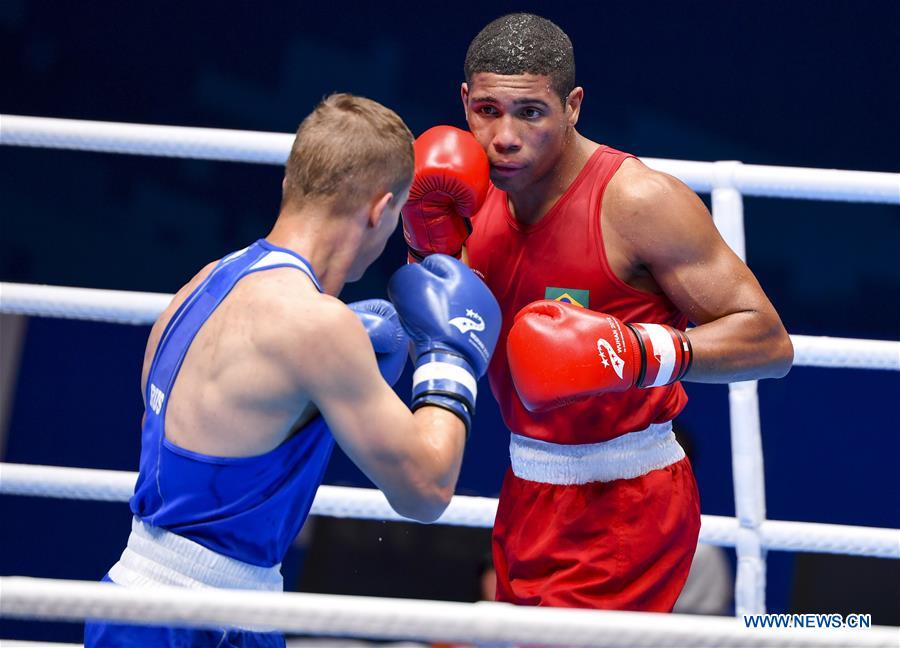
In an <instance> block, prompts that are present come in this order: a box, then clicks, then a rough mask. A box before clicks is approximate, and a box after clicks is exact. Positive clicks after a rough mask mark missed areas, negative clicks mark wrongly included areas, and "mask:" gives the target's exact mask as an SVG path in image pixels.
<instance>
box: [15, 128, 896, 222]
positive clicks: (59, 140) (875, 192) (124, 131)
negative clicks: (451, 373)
mask: <svg viewBox="0 0 900 648" xmlns="http://www.w3.org/2000/svg"><path fill="white" fill-rule="evenodd" d="M292 141H293V135H291V134H285V133H268V132H253V131H236V130H224V129H218V128H186V127H182V126H156V125H147V124H123V123H116V122H99V121H85V120H74V119H49V118H45V117H24V116H19V115H0V144H5V145H10V146H38V147H45V148H60V149H75V150H81V151H102V152H107V153H129V154H138V155H159V156H165V157H179V158H198V159H205V160H222V161H231V162H257V163H267V164H284V162H285V160H287V156H288V154H289V153H290V149H291V143H292ZM643 161H644V162H645V163H646V164H647V165H648V166H650V167H652V168H654V169H657V170H660V171H664V172H666V173H670V174H672V175H674V176H676V177H678V178H681V179H682V180H683V181H684V182H686V183H687V184H688V185H690V186H691V187H692V188H693V189H695V190H696V191H704V192H709V191H710V190H711V189H712V188H713V186H722V185H723V183H725V184H727V185H728V186H730V187H733V188H735V189H737V190H739V191H740V192H741V193H744V194H746V195H748V196H773V197H784V198H812V199H823V200H849V201H854V202H878V203H890V204H900V174H896V173H875V172H870V171H842V170H835V169H809V168H798V167H779V166H761V165H752V164H736V163H727V165H724V166H723V165H722V164H719V163H716V162H694V161H688V160H665V159H658V158H643ZM723 173H726V174H727V177H723Z"/></svg>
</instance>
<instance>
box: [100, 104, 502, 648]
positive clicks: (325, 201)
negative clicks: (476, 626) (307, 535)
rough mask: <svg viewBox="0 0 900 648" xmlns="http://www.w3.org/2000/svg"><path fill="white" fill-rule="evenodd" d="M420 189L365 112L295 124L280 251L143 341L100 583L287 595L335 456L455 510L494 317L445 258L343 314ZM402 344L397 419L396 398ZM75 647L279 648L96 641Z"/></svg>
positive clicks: (172, 640) (398, 146)
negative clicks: (123, 484) (116, 519)
mask: <svg viewBox="0 0 900 648" xmlns="http://www.w3.org/2000/svg"><path fill="white" fill-rule="evenodd" d="M412 171H413V153H412V136H411V134H410V133H409V130H408V129H407V128H406V126H405V125H404V124H403V122H402V120H401V119H400V118H399V117H398V116H397V115H396V114H395V113H393V112H392V111H390V110H388V109H387V108H385V107H383V106H381V105H379V104H377V103H375V102H374V101H370V100H368V99H364V98H361V97H354V96H351V95H332V96H331V97H328V98H327V99H325V100H324V101H323V102H322V103H321V104H320V105H319V106H318V107H317V108H316V110H315V111H314V112H313V113H312V114H311V115H310V116H309V117H307V118H306V119H305V120H304V121H303V123H302V124H301V125H300V128H299V129H298V131H297V137H296V139H295V140H294V145H293V148H292V151H291V155H290V158H289V160H288V163H287V166H286V168H285V179H284V182H283V195H284V197H283V200H282V205H281V211H280V213H279V216H278V219H277V221H276V223H275V225H274V228H273V229H272V231H271V232H270V233H269V235H268V236H266V238H264V239H260V240H258V241H256V242H255V243H253V244H252V245H250V246H249V247H247V248H245V249H243V250H239V251H237V252H234V253H232V254H229V255H227V256H225V257H224V258H222V259H220V260H218V261H216V262H213V263H211V264H209V265H208V266H206V267H205V268H203V269H202V270H201V271H200V272H199V273H198V274H197V275H196V276H195V277H194V278H193V279H192V280H191V281H190V282H189V283H188V284H187V285H185V286H184V287H183V288H182V289H181V290H180V291H179V292H178V293H177V294H176V295H175V297H174V299H173V300H172V303H171V304H170V305H169V307H168V308H167V309H166V310H165V312H163V314H162V315H161V316H160V318H159V320H158V321H157V322H156V324H155V325H154V326H153V329H152V330H151V332H150V338H149V341H148V343H147V350H146V354H145V357H144V368H143V374H142V387H143V392H144V402H145V414H144V419H143V424H142V445H141V460H140V474H139V477H138V481H137V485H136V487H135V493H134V496H133V497H132V498H131V510H132V513H133V514H134V519H133V522H132V532H131V535H130V537H129V539H128V546H127V547H126V548H125V550H124V551H123V553H122V556H121V558H120V559H119V561H118V562H117V563H116V564H115V565H113V567H112V568H111V569H110V570H109V573H108V574H107V575H106V577H104V580H107V581H111V582H113V583H115V584H116V585H118V586H123V587H134V588H148V587H157V586H161V585H169V586H178V587H186V588H196V589H205V588H230V589H246V590H264V591H271V590H276V591H277V590H281V589H282V579H281V573H280V571H279V566H280V562H281V560H282V558H283V557H284V554H285V553H286V551H287V548H288V546H289V545H290V543H291V541H292V539H293V538H294V536H295V535H296V534H297V532H298V531H299V529H300V527H301V526H302V524H303V522H304V520H305V519H306V517H307V515H308V514H309V509H310V506H311V504H312V500H313V497H314V495H315V492H316V489H317V488H318V486H319V484H320V483H321V481H322V475H323V473H324V471H325V466H326V464H327V462H328V458H329V456H330V454H331V450H332V447H333V444H334V442H335V441H337V443H338V444H339V445H340V446H341V448H342V449H343V450H344V451H345V452H346V453H347V455H348V456H349V457H350V458H351V459H352V460H353V461H354V462H355V463H356V464H357V465H358V466H359V467H360V468H361V469H362V470H363V472H364V473H365V474H366V475H367V476H368V477H369V478H371V480H372V481H373V482H374V483H375V484H376V485H377V486H378V487H379V488H380V489H381V490H382V491H383V492H384V493H385V495H386V496H387V498H388V501H389V502H390V503H391V506H393V507H394V509H395V510H396V511H397V512H399V513H400V514H402V515H404V516H406V517H409V518H413V519H416V520H420V521H432V520H434V519H436V518H437V517H438V516H439V515H440V514H441V512H442V511H443V510H444V509H445V508H446V506H447V504H448V503H449V501H450V498H451V496H452V494H453V490H454V488H455V485H456V480H457V477H458V474H459V468H460V464H461V462H462V453H463V447H464V445H465V439H466V436H467V434H468V429H469V426H470V425H471V416H472V413H473V411H474V405H475V396H476V382H477V380H478V378H479V377H481V376H482V375H483V374H484V371H485V370H486V368H487V364H488V361H489V360H490V355H491V353H492V352H493V349H494V346H495V344H496V340H497V335H498V332H499V327H500V311H499V308H498V306H497V303H496V301H495V300H494V298H493V297H492V296H491V294H490V292H489V291H488V289H487V288H486V287H485V285H484V284H483V283H482V282H481V281H480V280H479V279H478V278H477V277H476V276H475V275H474V274H473V273H472V272H471V271H469V270H468V269H467V268H465V267H464V266H463V265H462V264H460V263H459V262H458V261H456V260H455V259H452V258H450V257H446V256H440V255H435V256H431V257H429V258H428V259H426V261H425V262H424V263H422V264H421V265H414V266H413V265H410V266H405V267H403V268H401V269H400V270H398V271H397V273H395V275H394V276H393V277H392V278H391V282H390V284H389V286H388V294H389V296H390V298H391V300H392V302H393V304H392V303H391V302H388V301H384V300H369V301H366V302H360V303H357V304H351V305H350V307H349V308H348V307H347V306H346V305H344V304H343V303H342V302H340V301H339V300H338V299H337V298H336V295H337V294H338V293H339V292H340V291H341V288H342V287H343V285H344V283H345V282H347V281H354V280H356V279H359V277H361V276H362V274H363V272H364V271H365V269H366V267H367V266H368V265H369V264H370V263H371V262H372V261H373V260H375V258H377V256H378V255H379V254H381V251H382V250H383V249H384V245H385V243H386V241H387V238H388V236H390V234H391V233H392V232H393V231H394V229H395V228H396V225H397V221H398V217H399V213H400V207H401V206H402V205H403V204H404V203H405V202H406V198H407V196H408V193H409V186H410V182H411V180H412ZM395 307H396V309H395ZM410 341H411V342H412V347H413V349H414V352H415V353H414V357H415V359H416V371H415V374H414V378H413V394H412V404H411V405H410V406H409V407H407V406H406V405H405V404H404V403H403V401H401V400H400V399H399V398H398V397H397V396H396V394H395V393H394V391H393V390H392V389H391V387H390V384H392V383H393V382H394V381H396V380H397V378H399V376H400V373H401V372H402V370H403V366H404V363H405V361H406V358H407V354H408V351H409V343H410ZM85 645H86V646H89V647H95V646H142V647H143V646H284V638H283V636H282V635H281V634H280V633H277V632H271V631H267V630H266V629H260V628H232V627H229V628H219V629H209V630H200V629H187V628H169V627H159V626H155V627H154V626H141V625H125V624H114V623H106V622H100V621H89V622H88V623H87V624H86V626H85Z"/></svg>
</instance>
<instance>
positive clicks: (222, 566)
mask: <svg viewBox="0 0 900 648" xmlns="http://www.w3.org/2000/svg"><path fill="white" fill-rule="evenodd" d="M280 568H281V565H275V566H273V567H259V566H257V565H251V564H249V563H245V562H243V561H242V560H236V559H235V558H230V557H228V556H223V555H222V554H220V553H218V552H215V551H213V550H212V549H207V548H206V547H204V546H203V545H201V544H197V543H196V542H194V541H193V540H188V539H187V538H184V537H182V536H180V535H177V534H175V533H172V532H171V531H167V530H166V529H163V528H160V527H156V526H153V525H150V524H147V523H146V522H143V521H142V520H140V519H139V518H137V517H135V518H134V520H132V522H131V535H130V536H128V546H127V547H125V551H123V552H122V557H121V558H120V559H119V562H117V563H116V564H115V565H113V566H112V569H110V570H109V577H110V578H111V579H112V581H113V582H114V583H116V584H117V585H124V586H125V587H155V586H159V585H169V586H175V587H187V588H190V589H204V588H211V587H218V588H225V589H248V590H262V591H268V592H280V591H282V589H283V587H284V585H283V581H282V577H281V569H280Z"/></svg>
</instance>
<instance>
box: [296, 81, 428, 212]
mask: <svg viewBox="0 0 900 648" xmlns="http://www.w3.org/2000/svg"><path fill="white" fill-rule="evenodd" d="M284 175H285V186H284V195H283V197H282V203H281V204H282V208H284V207H287V206H291V207H297V206H301V205H303V204H305V203H309V202H319V203H324V204H328V205H329V207H331V208H332V209H333V210H335V211H347V210H352V209H356V208H358V207H359V206H360V205H361V204H362V203H363V202H364V201H366V200H370V199H371V198H372V197H373V196H375V195H376V194H378V193H386V192H392V193H393V194H394V201H396V200H399V198H400V196H401V194H403V193H404V192H405V191H406V189H408V188H409V185H410V183H411V182H412V175H413V136H412V133H411V132H410V131H409V128H407V126H406V124H404V123H403V120H402V119H400V117H399V116H398V115H397V113H395V112H394V111H393V110H391V109H390V108H385V107H384V106H382V105H381V104H380V103H378V102H377V101H372V100H371V99H366V98H365V97H357V96H354V95H351V94H333V95H330V96H328V97H326V98H325V99H323V100H322V102H321V103H320V104H319V105H318V106H316V109H315V110H313V111H312V113H310V115H309V116H308V117H307V118H306V119H304V120H303V123H301V124H300V127H299V128H298V129H297V136H296V137H295V138H294V144H293V146H292V147H291V154H290V157H289V158H288V161H287V166H286V167H285V174H284Z"/></svg>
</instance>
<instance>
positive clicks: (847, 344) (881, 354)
mask: <svg viewBox="0 0 900 648" xmlns="http://www.w3.org/2000/svg"><path fill="white" fill-rule="evenodd" d="M172 297H173V295H168V294H165V293H151V292H132V291H128V290H99V289H96V288H69V287H65V286H39V285H34V284H19V283H6V282H0V313H7V314H12V315H32V316H36V317H61V318H67V319H82V320H93V321H100V322H112V323H116V324H144V325H148V326H149V325H151V324H153V322H155V321H156V318H157V317H159V315H160V313H161V312H162V311H163V310H164V309H165V307H166V306H168V304H169V302H170V301H171V299H172ZM791 340H792V341H793V343H794V366H796V367H834V368H844V369H850V368H853V369H889V370H893V371H900V342H893V341H888V340H859V339H854V338H832V337H826V336H807V335H792V336H791Z"/></svg>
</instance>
